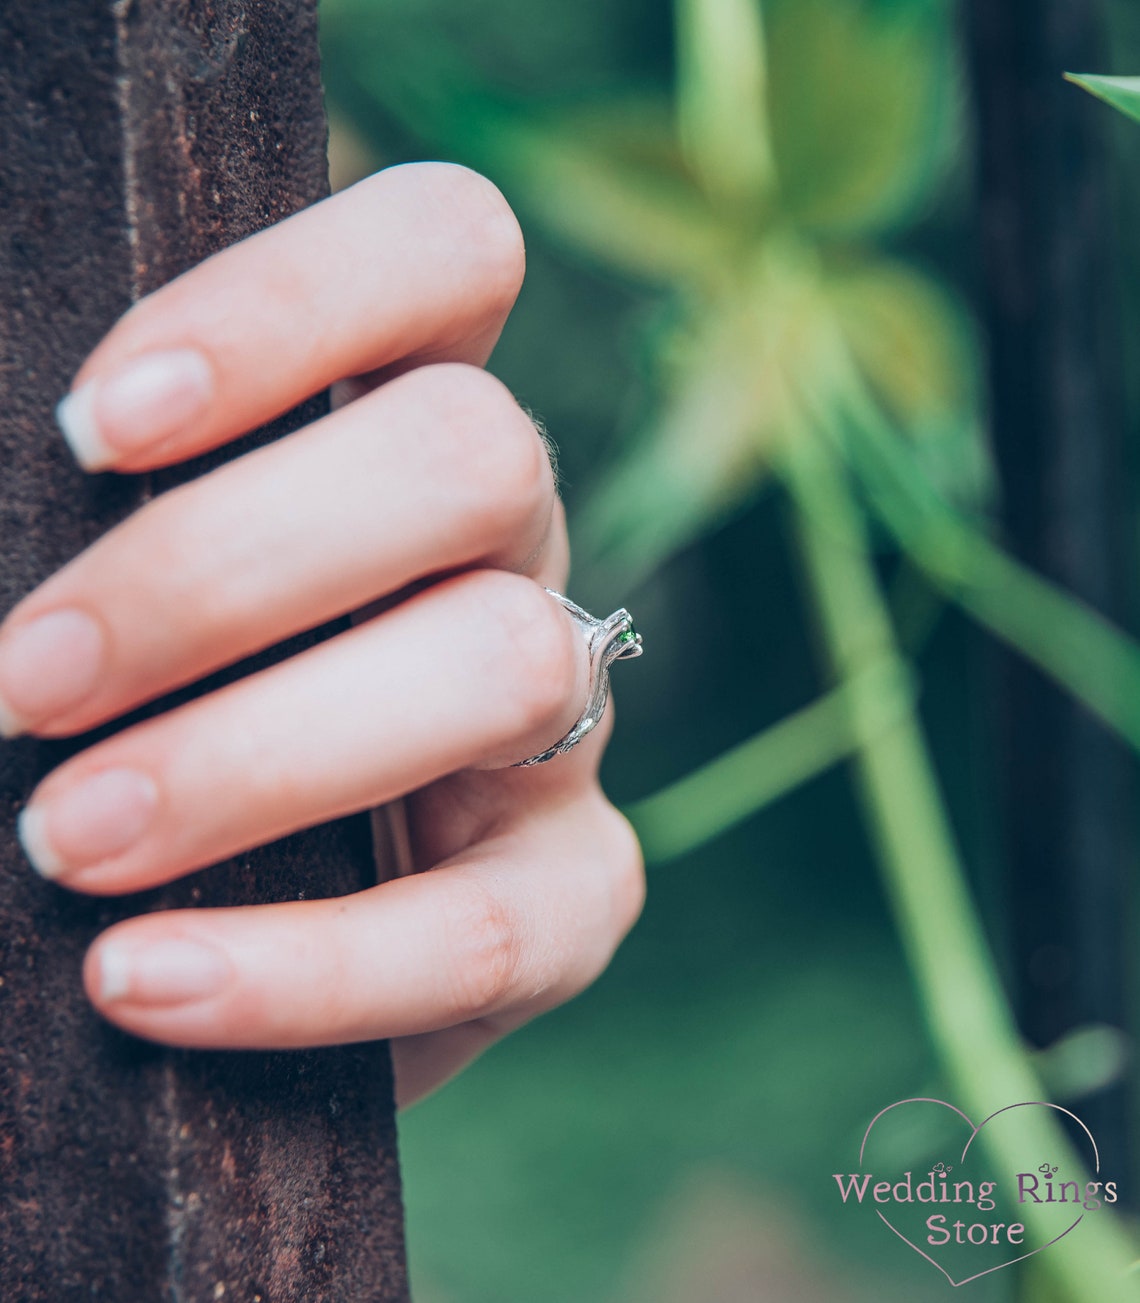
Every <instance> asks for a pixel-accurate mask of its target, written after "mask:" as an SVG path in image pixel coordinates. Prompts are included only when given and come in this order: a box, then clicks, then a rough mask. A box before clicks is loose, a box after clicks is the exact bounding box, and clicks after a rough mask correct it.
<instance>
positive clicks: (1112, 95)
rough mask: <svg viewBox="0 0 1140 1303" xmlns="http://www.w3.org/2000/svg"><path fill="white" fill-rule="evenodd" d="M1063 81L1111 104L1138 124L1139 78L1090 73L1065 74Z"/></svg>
mask: <svg viewBox="0 0 1140 1303" xmlns="http://www.w3.org/2000/svg"><path fill="white" fill-rule="evenodd" d="M1065 80H1066V81H1071V82H1072V83H1073V85H1074V86H1080V87H1081V89H1082V90H1087V91H1088V92H1089V94H1090V95H1095V96H1096V97H1097V99H1099V100H1104V102H1105V103H1106V104H1111V105H1112V107H1113V108H1114V109H1119V110H1120V111H1121V113H1123V114H1124V115H1125V116H1126V117H1129V118H1132V119H1133V121H1135V122H1140V77H1102V76H1100V75H1098V74H1097V73H1092V72H1082V73H1077V72H1067V73H1065Z"/></svg>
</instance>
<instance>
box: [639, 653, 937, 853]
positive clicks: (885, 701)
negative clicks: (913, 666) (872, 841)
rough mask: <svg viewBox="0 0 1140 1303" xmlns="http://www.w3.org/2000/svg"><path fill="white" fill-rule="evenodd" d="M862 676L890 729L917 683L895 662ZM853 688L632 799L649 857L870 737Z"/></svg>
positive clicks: (700, 835)
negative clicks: (858, 716) (902, 675)
mask: <svg viewBox="0 0 1140 1303" xmlns="http://www.w3.org/2000/svg"><path fill="white" fill-rule="evenodd" d="M862 677H863V678H869V679H870V680H871V682H869V683H868V684H867V688H866V695H867V696H868V697H869V698H872V699H873V700H874V701H875V704H876V719H875V722H874V726H875V728H876V730H877V731H882V730H883V729H884V728H889V727H890V726H891V725H892V724H893V723H894V722H895V720H897V719H898V717H899V714H900V713H901V712H902V711H904V710H908V709H909V708H910V706H911V703H912V702H913V700H914V687H913V684H912V683H911V682H910V680H909V678H907V679H899V678H898V676H897V674H896V673H895V666H891V667H890V668H889V669H888V668H884V667H882V666H879V667H875V668H872V669H871V670H870V671H866V672H864V675H863V676H862ZM860 686H862V685H861V684H860ZM852 695H853V690H852V687H851V685H850V684H844V685H843V686H841V687H838V688H836V689H834V691H832V692H828V693H826V694H825V695H824V696H822V697H820V698H819V700H818V701H813V702H812V703H811V705H810V706H805V707H804V708H803V709H802V710H798V711H796V712H795V714H793V715H789V716H788V717H787V718H786V719H782V720H780V722H779V723H778V724H773V725H772V726H771V727H769V728H766V729H764V730H763V731H762V732H760V733H757V734H756V736H755V737H750V738H749V739H748V740H747V741H746V742H741V743H740V744H739V745H738V746H734V747H732V748H731V749H730V750H728V751H726V752H724V754H723V755H719V756H717V758H716V759H715V760H710V761H709V763H708V764H706V765H702V766H701V767H700V768H699V769H696V770H694V771H693V772H692V773H691V774H686V775H685V777H684V778H680V779H678V780H677V781H676V782H675V783H670V784H669V786H668V787H664V788H662V789H661V790H660V791H658V792H654V793H653V795H652V796H647V797H645V798H644V800H641V801H637V802H635V803H634V804H633V805H630V806H627V807H626V809H625V814H626V816H627V817H628V818H629V820H630V821H631V822H632V824H633V826H634V828H636V830H637V835H638V838H639V839H640V841H641V847H642V850H643V851H644V852H645V857H646V859H647V860H649V861H650V862H651V863H654V864H660V863H661V862H662V861H664V860H670V859H675V858H676V857H677V856H678V855H686V854H688V853H689V852H690V851H692V850H695V849H696V848H697V847H698V846H701V845H703V844H704V843H705V842H707V841H711V840H712V839H713V838H714V837H717V836H719V835H720V834H721V833H723V832H725V831H726V830H727V829H728V828H731V827H733V825H734V824H737V823H740V822H741V821H742V820H744V819H747V818H748V817H749V816H751V815H753V814H755V813H756V812H757V811H758V810H761V809H763V808H764V806H766V805H770V804H771V803H772V802H773V801H775V800H778V799H779V798H780V797H781V796H784V795H786V794H787V793H788V792H790V791H792V790H793V789H795V788H796V787H799V786H800V784H801V783H806V782H808V781H809V780H810V779H812V778H814V777H815V776H816V775H817V774H821V773H823V772H824V770H826V769H829V768H830V767H831V766H832V765H834V764H838V762H839V761H840V760H845V759H846V758H847V757H848V756H850V755H851V753H852V752H853V751H855V750H857V749H858V748H859V747H860V746H861V745H862V744H863V742H864V741H866V740H868V738H869V736H870V735H868V734H866V733H862V732H860V731H859V729H858V728H857V727H856V720H855V716H854V713H853V711H852V709H851V699H852ZM865 722H866V721H864V723H865Z"/></svg>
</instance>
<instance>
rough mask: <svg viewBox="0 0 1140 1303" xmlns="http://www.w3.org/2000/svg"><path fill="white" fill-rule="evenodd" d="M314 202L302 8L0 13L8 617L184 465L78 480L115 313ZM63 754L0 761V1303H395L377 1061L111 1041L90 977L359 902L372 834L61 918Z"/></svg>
mask: <svg viewBox="0 0 1140 1303" xmlns="http://www.w3.org/2000/svg"><path fill="white" fill-rule="evenodd" d="M325 186H326V179H325V165H324V121H323V116H322V113H321V104H320V93H319V79H318V67H317V53H316V38H315V16H314V13H313V4H312V3H311V0H306V2H305V3H297V2H296V0H259V2H258V3H257V4H242V3H240V2H239V0H214V2H213V3H210V2H209V0H184V2H183V3H178V2H177V0H146V3H131V0H120V3H117V4H112V3H111V0H101V2H100V0H55V2H54V3H52V4H50V5H44V4H39V3H35V2H34V0H12V2H11V3H9V4H5V5H0V610H7V609H8V608H9V607H10V606H11V605H12V604H13V603H14V602H15V601H16V600H17V599H18V598H19V597H21V596H22V595H23V594H24V593H26V592H27V591H28V590H29V589H30V588H31V587H32V586H33V585H34V584H35V583H37V582H38V581H39V580H41V579H42V578H44V577H45V576H46V575H48V574H49V573H50V572H51V571H52V570H54V569H55V568H56V567H57V566H59V565H60V564H61V563H62V562H63V561H65V560H66V559H67V558H68V557H69V556H71V555H72V554H73V553H74V552H76V551H77V550H78V549H79V548H81V547H82V546H83V545H84V544H85V543H87V542H88V541H90V540H91V539H92V538H94V537H95V536H96V535H97V534H98V533H100V532H101V531H102V530H104V529H105V528H107V527H108V526H109V525H110V524H112V523H113V522H114V521H115V520H116V519H118V518H120V517H121V516H122V515H123V514H125V513H126V512H128V511H129V510H131V509H132V507H134V506H135V505H137V503H138V502H139V501H140V500H141V498H142V497H143V496H144V495H145V494H146V493H149V492H152V491H155V490H161V489H162V488H163V487H165V486H166V485H167V484H168V483H170V482H174V481H175V480H177V479H178V478H180V477H184V476H185V475H186V474H188V473H192V470H184V469H180V470H178V471H175V472H165V473H163V475H162V476H159V477H154V478H155V479H156V480H157V481H158V482H157V483H148V482H147V481H146V480H145V479H143V478H129V479H127V478H119V477H115V476H99V477H90V476H85V475H83V474H81V473H80V472H79V471H78V470H76V469H75V468H74V466H73V465H72V463H71V461H70V459H69V457H68V456H67V454H66V452H65V449H64V446H63V443H62V441H61V440H60V439H59V437H58V436H57V435H56V434H55V432H54V429H53V423H52V419H51V411H52V407H53V405H54V403H55V401H56V400H57V399H58V398H59V396H60V395H61V394H62V393H64V392H65V390H66V388H67V385H68V383H69V380H70V377H71V375H72V374H73V373H74V371H75V369H76V368H77V367H78V365H79V363H80V362H81V361H82V359H83V357H84V355H85V354H86V353H87V352H88V350H89V349H90V348H91V347H92V345H93V344H94V343H95V342H96V341H97V340H98V338H99V337H100V336H101V335H102V334H103V332H104V331H105V330H106V329H107V327H108V326H110V325H111V323H112V322H113V321H114V320H115V318H116V317H117V316H118V315H119V314H120V313H121V312H122V311H123V310H124V308H126V307H127V306H128V304H129V303H130V301H131V299H132V297H133V296H137V295H138V294H139V293H143V292H146V291H147V290H149V289H152V288H154V287H155V286H156V285H158V284H161V283H162V282H163V281H165V280H167V279H169V278H170V277H171V276H173V275H176V274H177V273H178V272H179V271H181V270H182V269H183V268H185V267H187V266H189V265H190V264H192V263H194V262H196V261H198V260H199V259H200V258H202V257H204V256H206V255H207V254H209V253H210V252H212V251H213V250H215V249H217V248H219V247H221V246H222V245H225V244H228V243H231V242H232V241H233V240H235V239H238V238H240V237H241V236H243V235H245V234H248V233H249V232H251V231H253V230H256V229H257V228H259V227H261V226H264V225H266V224H268V223H270V222H272V221H275V220H277V219H278V218H280V217H283V216H285V215H286V214H288V213H289V212H292V211H294V210H295V209H297V208H299V207H302V206H304V205H305V204H307V203H309V202H312V201H313V200H315V199H317V198H319V197H320V196H321V195H322V194H323V193H324V191H325ZM319 410H320V404H319V403H313V404H310V405H309V406H308V408H307V409H306V410H305V411H303V412H300V413H294V414H292V415H291V416H289V417H286V418H284V419H283V420H282V421H280V422H278V423H277V424H276V425H275V426H274V427H273V428H272V429H270V430H268V431H265V432H262V434H261V435H259V436H255V437H259V438H266V437H272V436H273V435H275V434H279V433H281V432H283V431H284V430H286V429H289V428H292V427H293V426H295V425H296V424H297V423H298V422H299V421H300V420H304V419H311V417H312V416H313V415H314V414H315V413H317V412H318V411H319ZM227 455H229V454H227ZM194 469H200V467H199V468H194ZM243 668H249V667H248V666H247V667H243ZM67 749H68V748H67V747H65V746H62V745H56V744H53V745H49V744H43V743H38V742H33V741H26V740H25V741H20V742H17V743H10V744H0V807H2V808H0V875H2V877H0V978H2V982H3V985H2V986H0V1182H2V1184H0V1298H2V1299H3V1300H5V1303H23V1301H24V1300H27V1301H29V1303H30V1301H32V1300H45V1301H48V1300H50V1303H66V1301H67V1300H72V1299H75V1300H78V1299H105V1300H113V1301H114V1303H134V1301H135V1300H139V1301H140V1303H141V1301H145V1303H155V1301H156V1300H170V1301H171V1303H174V1301H177V1303H198V1301H199V1300H214V1299H219V1298H225V1299H239V1300H242V1303H255V1300H259V1299H260V1300H261V1303H285V1301H288V1300H329V1301H333V1300H335V1301H336V1303H349V1301H353V1300H389V1299H403V1298H405V1297H406V1295H407V1286H406V1277H405V1268H404V1261H403V1229H402V1213H401V1206H400V1192H399V1175H398V1169H397V1163H396V1149H395V1130H394V1125H393V1117H392V1103H391V1069H390V1063H389V1058H388V1053H387V1047H386V1046H385V1045H383V1044H371V1045H362V1046H355V1047H348V1048H344V1049H333V1050H322V1051H317V1052H311V1053H310V1052H306V1053H291V1054H251V1053H230V1054H213V1053H209V1054H207V1053H182V1052H173V1051H168V1050H165V1049H161V1048H159V1047H155V1046H150V1045H146V1044H143V1043H141V1042H139V1041H136V1040H133V1039H131V1038H129V1037H126V1036H124V1035H122V1034H120V1033H118V1032H116V1031H115V1030H113V1029H112V1028H110V1027H109V1026H107V1025H106V1024H105V1023H103V1022H102V1021H101V1020H100V1019H99V1018H98V1017H97V1016H96V1015H95V1014H94V1013H93V1012H92V1011H91V1009H90V1007H89V1006H88V1004H87V1002H86V1000H85V998H84V996H83V994H82V989H81V986H80V977H79V975H80V964H81V960H82V957H83V954H84V952H85V950H86V948H87V946H88V944H89V943H90V941H91V939H92V937H94V936H95V934H96V933H97V932H98V931H99V930H100V929H101V928H103V927H105V926H106V925H107V924H108V923H109V922H111V921H113V920H114V919H116V918H119V917H121V916H123V915H124V914H125V913H131V912H136V911H139V910H142V909H152V908H167V907H170V906H173V905H185V904H221V903H224V904H234V903H251V902H256V901H265V900H280V899H289V898H296V897H298V896H301V895H306V896H319V895H335V894H343V893H346V892H350V891H352V890H355V889H356V888H358V887H360V886H363V885H366V884H367V882H368V881H369V880H370V879H371V877H372V874H373V869H372V864H371V855H370V846H369V841H368V829H367V823H366V821H365V820H364V819H363V818H361V819H354V820H348V821H343V822H340V823H337V824H334V825H330V826H328V827H325V828H322V829H317V830H314V831H311V832H308V833H304V834H301V835H299V836H296V837H292V838H289V839H287V840H286V841H284V842H281V843H278V844H277V845H275V846H272V847H269V848H266V849H264V850H261V851H258V852H256V853H253V854H250V855H245V856H241V857H239V858H237V859H235V860H234V861H232V862H229V863H226V864H222V865H219V866H216V867H214V868H212V869H210V870H207V871H206V872H204V873H201V874H198V875H195V876H194V877H193V878H191V879H190V880H189V881H187V882H185V883H181V884H175V885H174V886H172V887H170V888H166V889H163V890H162V891H161V892H155V893H150V894H148V895H147V896H145V897H134V898H130V899H128V900H123V901H98V900H88V899H83V898H79V897H74V896H71V895H70V894H69V893H67V892H65V891H62V890H60V889H58V888H55V887H52V886H49V885H47V884H45V883H42V882H40V881H39V880H38V879H36V877H35V875H34V874H33V873H31V871H30V870H29V868H28V866H27V864H26V863H25V862H24V860H23V857H22V855H21V854H20V852H19V849H18V847H17V845H16V842H15V838H14V822H15V817H16V814H17V812H18V810H19V808H20V806H21V805H22V803H23V802H24V800H25V799H26V797H27V795H28V793H29V791H30V790H31V788H32V786H33V785H34V783H35V782H36V781H37V780H38V778H39V777H40V776H41V775H42V774H43V773H44V772H45V771H46V770H47V769H48V768H50V767H51V766H52V765H53V764H55V763H57V762H58V760H59V759H60V758H61V757H62V755H63V754H65V752H66V750H67Z"/></svg>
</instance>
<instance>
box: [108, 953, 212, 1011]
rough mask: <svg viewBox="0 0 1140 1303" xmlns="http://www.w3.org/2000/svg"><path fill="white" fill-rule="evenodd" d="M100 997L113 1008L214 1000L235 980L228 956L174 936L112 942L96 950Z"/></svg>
mask: <svg viewBox="0 0 1140 1303" xmlns="http://www.w3.org/2000/svg"><path fill="white" fill-rule="evenodd" d="M97 972H98V992H99V998H100V999H101V1000H103V1001H105V1002H106V1003H108V1004H110V1003H111V1002H113V1001H116V1000H130V1001H132V1002H137V1003H139V1004H159V1005H162V1004H185V1003H186V1002H187V1001H190V1000H202V999H205V998H206V997H207V996H211V995H216V994H217V993H218V992H219V991H220V990H221V989H222V988H223V987H224V986H225V984H226V982H227V981H229V980H230V978H231V977H232V975H233V965H232V964H231V963H230V960H229V957H228V956H227V955H226V954H225V953H224V951H221V950H218V949H216V948H215V947H214V946H211V945H208V944H206V943H205V942H202V941H190V940H187V939H186V938H183V937H173V938H171V939H169V940H166V941H156V942H150V943H149V944H139V943H138V942H137V941H130V940H128V939H117V938H114V937H112V938H111V939H110V940H108V941H105V942H103V944H102V945H101V946H100V947H99V951H98V969H97Z"/></svg>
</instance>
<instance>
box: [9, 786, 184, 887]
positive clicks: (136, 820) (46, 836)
mask: <svg viewBox="0 0 1140 1303" xmlns="http://www.w3.org/2000/svg"><path fill="white" fill-rule="evenodd" d="M157 808H158V788H157V786H156V785H155V782H154V780H153V779H152V778H150V777H149V776H148V775H147V774H142V773H139V772H138V771H137V770H135V769H105V770H103V772H102V773H100V774H96V775H95V776H94V777H93V778H86V779H84V780H83V781H81V782H78V783H76V784H74V785H73V786H71V787H65V788H64V789H63V791H62V792H59V793H58V794H53V795H51V796H48V797H33V799H32V803H31V804H30V805H29V806H28V807H27V808H26V809H25V810H24V811H23V812H22V813H21V815H20V818H19V823H18V828H17V830H18V832H19V836H20V845H21V846H23V848H24V854H25V855H27V857H28V859H29V860H31V862H32V867H33V868H34V869H35V870H36V872H37V873H39V874H40V875H41V876H42V877H45V878H59V877H62V876H64V875H65V874H67V873H70V872H72V871H73V870H75V869H82V868H87V867H89V866H91V865H94V864H98V863H100V862H101V861H102V860H106V859H110V858H111V856H112V855H120V854H122V852H123V851H125V850H127V849H129V848H130V847H131V846H132V845H133V844H134V843H135V842H136V841H138V839H139V838H140V837H141V836H142V834H143V833H144V832H145V831H146V830H147V828H148V827H149V825H150V823H151V820H152V819H153V818H154V814H155V811H156V810H157Z"/></svg>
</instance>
